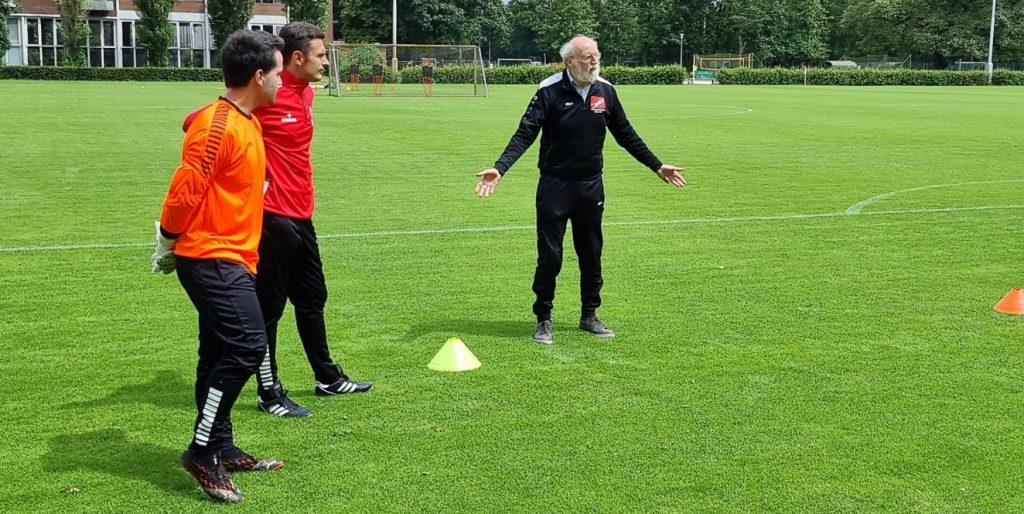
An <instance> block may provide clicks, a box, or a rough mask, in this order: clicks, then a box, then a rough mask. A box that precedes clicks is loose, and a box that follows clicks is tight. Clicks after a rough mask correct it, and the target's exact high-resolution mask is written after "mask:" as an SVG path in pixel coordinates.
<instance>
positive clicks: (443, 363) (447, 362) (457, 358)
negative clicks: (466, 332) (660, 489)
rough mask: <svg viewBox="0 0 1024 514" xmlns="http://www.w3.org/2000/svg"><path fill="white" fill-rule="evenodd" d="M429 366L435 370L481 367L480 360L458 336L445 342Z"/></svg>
mask: <svg viewBox="0 0 1024 514" xmlns="http://www.w3.org/2000/svg"><path fill="white" fill-rule="evenodd" d="M427 367H428V368H430V369H432V370H434V371H469V370H471V369H476V368H479V367H480V361H478V360H477V359H476V356H475V355H473V352H471V351H469V348H467V347H466V344H465V343H463V342H462V340H461V339H459V338H458V337H453V338H451V339H449V340H448V341H447V342H445V343H444V346H442V347H441V349H440V350H438V352H437V355H435V356H434V358H433V359H430V363H429V364H427Z"/></svg>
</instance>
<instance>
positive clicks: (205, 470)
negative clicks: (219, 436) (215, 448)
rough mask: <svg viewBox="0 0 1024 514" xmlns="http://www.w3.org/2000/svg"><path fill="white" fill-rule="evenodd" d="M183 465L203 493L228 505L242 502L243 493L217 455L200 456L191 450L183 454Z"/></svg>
mask: <svg viewBox="0 0 1024 514" xmlns="http://www.w3.org/2000/svg"><path fill="white" fill-rule="evenodd" d="M181 465H182V466H183V467H184V468H185V471H188V474H190V475H192V477H193V478H195V479H196V481H197V482H199V487H202V488H203V492H205V493H206V494H207V495H209V496H210V498H213V499H214V500H217V501H221V502H226V503H238V502H240V501H242V491H239V490H238V488H237V487H235V483H234V482H232V481H231V477H229V476H228V473H227V470H225V469H224V464H223V463H222V462H221V460H220V458H219V457H217V456H216V455H199V454H196V453H193V452H192V451H191V450H185V453H183V454H181Z"/></svg>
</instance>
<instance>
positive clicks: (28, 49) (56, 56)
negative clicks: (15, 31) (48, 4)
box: [5, 16, 63, 66]
mask: <svg viewBox="0 0 1024 514" xmlns="http://www.w3.org/2000/svg"><path fill="white" fill-rule="evenodd" d="M32 20H35V21H36V22H37V23H38V25H37V31H38V34H37V35H38V38H39V40H38V42H36V43H32V42H31V41H29V37H28V36H29V34H28V24H29V22H30V21H32ZM44 20H48V21H52V22H53V24H52V25H51V27H52V31H53V43H52V44H48V45H46V44H43V21H44ZM22 24H23V27H22V34H23V35H24V37H23V38H22V40H21V41H22V48H24V53H23V54H22V56H23V57H24V63H25V64H26V65H29V66H59V65H60V59H61V55H60V54H61V48H62V47H63V40H62V37H61V35H60V17H58V16H26V17H24V18H22ZM5 30H6V28H5ZM34 49H38V50H39V63H38V64H33V63H31V62H30V58H29V56H30V54H31V53H32V50H34ZM44 51H50V52H52V56H53V63H52V64H45V62H46V59H44V58H43V55H44V54H43V52H44Z"/></svg>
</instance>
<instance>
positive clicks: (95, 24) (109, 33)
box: [86, 20, 117, 68]
mask: <svg viewBox="0 0 1024 514" xmlns="http://www.w3.org/2000/svg"><path fill="white" fill-rule="evenodd" d="M116 52H117V48H116V45H115V44H114V20H89V41H88V44H86V53H87V54H88V56H89V66H92V67H94V68H112V67H114V66H117V61H115V60H114V55H115V53H116Z"/></svg>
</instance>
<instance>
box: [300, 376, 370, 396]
mask: <svg viewBox="0 0 1024 514" xmlns="http://www.w3.org/2000/svg"><path fill="white" fill-rule="evenodd" d="M370 389H373V384H372V383H370V382H353V381H351V380H349V379H348V377H341V378H339V379H338V380H337V381H336V382H334V383H333V384H321V383H320V382H317V383H316V388H315V389H313V393H314V394H316V395H317V396H334V395H336V394H348V393H365V392H367V391H369V390H370Z"/></svg>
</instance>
